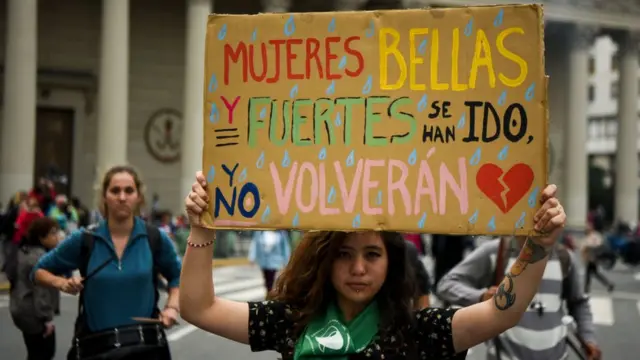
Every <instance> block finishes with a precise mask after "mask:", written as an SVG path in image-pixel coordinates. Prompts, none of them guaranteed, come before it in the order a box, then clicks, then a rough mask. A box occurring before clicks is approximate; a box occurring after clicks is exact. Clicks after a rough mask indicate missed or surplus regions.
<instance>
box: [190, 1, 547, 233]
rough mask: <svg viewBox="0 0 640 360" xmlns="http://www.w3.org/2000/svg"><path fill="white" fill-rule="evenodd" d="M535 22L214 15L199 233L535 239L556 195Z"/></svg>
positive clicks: (424, 13)
mask: <svg viewBox="0 0 640 360" xmlns="http://www.w3.org/2000/svg"><path fill="white" fill-rule="evenodd" d="M541 21H542V13H541V9H540V8H539V7H538V6H534V5H519V6H500V7H479V8H464V9H462V8H461V9H436V10H403V11H383V12H357V13H350V12H344V13H314V14H297V15H293V14H286V15H283V14H262V15H257V16H244V15H243V16H217V15H212V16H211V17H210V19H209V25H208V33H207V60H206V74H207V78H208V79H209V81H208V84H207V86H206V88H205V93H206V104H205V110H206V114H207V116H206V117H205V121H204V131H205V135H204V136H205V146H204V153H203V166H204V168H205V170H206V171H207V172H208V181H209V183H210V185H209V191H210V194H211V199H212V200H211V204H210V205H211V206H210V210H211V214H210V215H211V216H207V217H205V218H204V220H205V222H206V223H207V225H208V226H212V227H214V226H215V227H226V228H234V227H251V228H263V229H266V228H299V229H339V230H349V229H393V230H401V231H416V232H432V233H436V232H447V233H479V234H483V233H496V234H497V233H503V234H512V233H514V232H515V233H526V232H528V231H530V230H531V228H532V226H533V221H532V214H533V213H534V212H535V210H536V209H537V208H538V201H537V200H538V194H539V191H540V189H541V188H542V187H543V186H544V184H545V181H546V146H547V111H546V79H545V75H544V70H543V69H544V58H543V50H542V49H543V44H542V36H543V35H542V31H541ZM248 24H250V25H251V26H249V25H248Z"/></svg>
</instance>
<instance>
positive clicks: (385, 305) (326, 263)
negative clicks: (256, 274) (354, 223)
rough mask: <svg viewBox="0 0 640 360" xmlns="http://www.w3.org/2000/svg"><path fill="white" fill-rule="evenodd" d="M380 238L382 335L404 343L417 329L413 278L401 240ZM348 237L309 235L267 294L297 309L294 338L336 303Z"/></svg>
mask: <svg viewBox="0 0 640 360" xmlns="http://www.w3.org/2000/svg"><path fill="white" fill-rule="evenodd" d="M378 234H380V237H381V238H382V242H383V243H384V246H385V248H386V251H387V256H388V259H389V267H388V270H387V276H386V278H385V282H384V284H383V285H382V288H380V291H379V292H378V293H377V294H376V300H377V301H378V306H379V308H380V316H381V318H380V322H381V324H380V332H381V335H383V336H384V334H386V333H388V332H389V331H392V332H394V334H393V335H395V336H399V337H400V340H402V339H404V338H406V336H407V335H408V334H407V333H405V332H404V331H405V330H406V329H408V328H409V327H410V326H411V325H413V319H414V317H413V312H412V309H413V308H412V303H413V301H414V300H415V299H414V297H415V294H416V280H415V274H414V271H413V269H412V268H411V266H410V265H409V262H408V261H407V256H406V248H405V246H406V244H405V240H404V238H403V237H402V235H401V234H399V233H396V232H386V231H383V232H379V233H378ZM347 236H349V233H347V232H342V231H320V232H308V233H306V234H305V235H304V237H303V239H302V240H301V241H300V243H299V244H298V246H297V247H296V249H295V251H294V252H293V254H292V256H291V260H290V261H289V264H288V265H287V267H286V268H285V269H284V270H283V272H282V274H281V275H280V276H279V277H278V280H277V281H276V284H275V286H274V289H273V290H272V291H271V293H270V294H269V296H268V298H269V299H272V300H277V301H282V302H285V303H287V304H289V305H290V306H291V307H292V308H293V309H295V311H296V314H295V315H294V316H295V318H294V321H295V323H296V325H295V329H294V334H295V337H296V338H297V337H299V336H300V334H301V332H302V330H303V329H304V327H305V326H306V325H307V324H308V323H309V322H310V321H311V318H312V317H313V316H314V315H316V314H318V313H319V312H322V311H324V309H326V307H327V305H328V304H329V302H330V301H333V300H334V299H335V297H336V291H335V289H334V288H333V284H332V282H331V269H332V264H333V261H334V259H336V258H337V257H338V253H339V251H340V247H341V246H342V244H343V243H344V241H345V240H346V239H347Z"/></svg>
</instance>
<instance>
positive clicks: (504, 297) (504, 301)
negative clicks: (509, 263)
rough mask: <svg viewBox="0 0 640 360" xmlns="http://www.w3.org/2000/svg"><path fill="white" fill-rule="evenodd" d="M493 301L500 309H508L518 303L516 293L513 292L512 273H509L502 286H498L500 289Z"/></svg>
mask: <svg viewBox="0 0 640 360" xmlns="http://www.w3.org/2000/svg"><path fill="white" fill-rule="evenodd" d="M493 302H494V303H495V304H496V307H497V308H498V309H500V310H507V309H508V308H510V307H511V306H512V305H513V304H515V303H516V294H515V293H514V292H513V276H511V274H507V276H505V278H504V280H502V283H500V286H498V290H497V291H496V294H495V295H494V296H493Z"/></svg>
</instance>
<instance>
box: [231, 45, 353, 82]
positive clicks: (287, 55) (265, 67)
mask: <svg viewBox="0 0 640 360" xmlns="http://www.w3.org/2000/svg"><path fill="white" fill-rule="evenodd" d="M357 40H360V37H359V36H350V37H348V38H346V39H343V38H342V37H339V36H330V37H327V38H325V39H324V41H323V43H322V46H321V42H320V40H318V39H316V38H306V39H286V40H269V41H268V43H264V42H263V43H260V44H257V45H254V44H249V45H247V44H245V43H244V42H243V41H240V42H239V43H238V44H236V46H235V48H234V47H233V46H232V45H230V44H225V46H224V84H225V85H228V84H229V81H230V80H229V76H230V74H231V72H232V70H231V64H232V63H233V64H236V63H238V62H240V66H241V69H242V82H245V83H246V82H249V75H251V80H253V81H254V82H263V81H266V82H267V83H269V84H272V83H276V82H279V81H280V80H281V79H282V78H286V79H289V80H302V79H306V80H309V79H313V78H316V79H328V80H338V79H341V78H342V76H343V74H340V73H334V72H333V71H334V70H333V69H335V68H336V67H334V66H333V65H332V64H333V62H337V61H338V55H337V54H338V52H339V51H340V52H342V51H344V52H345V53H346V54H348V55H349V57H350V58H351V57H352V58H354V59H355V65H353V66H351V65H349V66H345V68H344V69H343V71H344V75H346V76H348V77H352V78H353V77H357V76H359V75H360V73H362V71H363V70H364V56H363V55H362V53H361V52H360V51H358V50H357V49H356V48H355V47H354V44H353V42H355V41H357ZM340 45H342V46H340ZM340 48H341V49H340ZM269 49H273V51H269ZM258 54H259V55H258ZM345 56H346V55H345ZM297 59H299V60H297ZM296 61H304V72H302V73H300V72H295V71H294V68H296V66H294V64H295V62H296ZM345 61H346V62H347V63H349V64H351V63H354V62H353V61H348V58H345ZM281 64H284V66H285V69H284V71H282V69H281ZM258 67H259V68H258Z"/></svg>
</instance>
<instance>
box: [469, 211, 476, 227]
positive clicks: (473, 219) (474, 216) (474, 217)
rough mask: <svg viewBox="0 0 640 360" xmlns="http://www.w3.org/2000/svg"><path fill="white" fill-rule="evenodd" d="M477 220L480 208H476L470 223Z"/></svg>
mask: <svg viewBox="0 0 640 360" xmlns="http://www.w3.org/2000/svg"><path fill="white" fill-rule="evenodd" d="M477 222H478V209H476V211H475V212H474V213H473V215H471V217H470V218H469V224H475V223H477Z"/></svg>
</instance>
